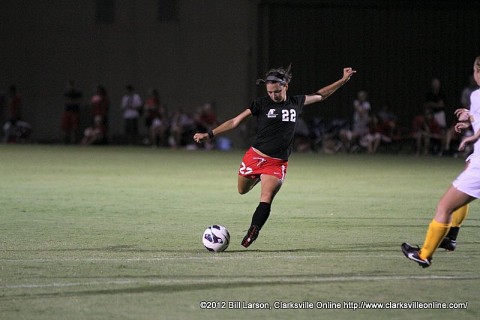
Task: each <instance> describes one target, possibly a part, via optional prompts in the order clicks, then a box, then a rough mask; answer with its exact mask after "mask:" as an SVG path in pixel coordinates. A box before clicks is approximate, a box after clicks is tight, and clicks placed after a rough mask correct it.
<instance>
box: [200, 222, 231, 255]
mask: <svg viewBox="0 0 480 320" xmlns="http://www.w3.org/2000/svg"><path fill="white" fill-rule="evenodd" d="M202 242H203V245H204V246H205V248H207V250H208V251H213V252H222V251H225V249H227V247H228V244H229V243H230V233H228V230H227V228H225V227H224V226H220V225H216V224H215V225H213V226H210V227H208V228H207V229H206V230H205V232H204V233H203V237H202Z"/></svg>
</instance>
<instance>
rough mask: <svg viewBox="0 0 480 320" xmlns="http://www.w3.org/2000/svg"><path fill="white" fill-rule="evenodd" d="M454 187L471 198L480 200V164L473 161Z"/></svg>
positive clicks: (455, 181) (454, 182) (456, 180)
mask: <svg viewBox="0 0 480 320" xmlns="http://www.w3.org/2000/svg"><path fill="white" fill-rule="evenodd" d="M452 185H453V186H454V187H455V188H457V189H458V190H460V191H462V192H463V193H466V194H468V195H469V196H472V197H474V198H477V199H478V198H480V163H479V162H478V161H474V162H472V161H471V162H470V163H469V164H468V167H467V168H466V169H465V170H464V171H463V172H462V173H460V175H459V176H458V177H457V179H455V180H454V181H453V183H452Z"/></svg>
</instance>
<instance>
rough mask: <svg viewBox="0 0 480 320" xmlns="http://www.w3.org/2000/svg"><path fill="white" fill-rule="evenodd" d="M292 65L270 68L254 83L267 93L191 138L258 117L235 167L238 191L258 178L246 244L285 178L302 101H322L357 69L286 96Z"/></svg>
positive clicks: (264, 218)
mask: <svg viewBox="0 0 480 320" xmlns="http://www.w3.org/2000/svg"><path fill="white" fill-rule="evenodd" d="M290 69H291V66H289V67H288V68H287V69H286V70H285V69H284V68H277V69H272V70H270V71H268V72H267V74H266V77H265V78H264V79H259V80H257V84H259V83H265V88H266V90H267V96H264V97H260V98H257V99H255V100H254V101H253V102H252V104H251V105H250V107H249V108H247V109H245V110H244V111H243V112H241V113H240V114H239V115H237V116H236V117H234V118H232V119H230V120H227V121H225V122H224V123H222V124H220V125H219V126H218V127H216V128H214V129H213V130H210V131H208V132H207V133H196V134H195V135H194V137H193V139H194V140H195V141H196V142H197V143H200V142H203V141H206V140H208V139H213V137H215V136H217V135H220V134H223V133H225V132H227V131H230V130H232V129H234V128H236V127H238V125H240V124H241V123H242V122H243V121H244V120H246V119H247V118H249V117H251V116H255V117H257V124H258V128H257V134H256V136H255V139H254V141H253V144H252V146H251V147H250V149H249V150H248V151H247V152H246V153H245V155H244V157H243V159H242V163H241V165H240V169H239V171H238V192H239V193H240V194H245V193H247V192H248V191H250V190H251V189H252V188H253V187H254V186H255V185H256V184H257V183H258V182H259V181H261V191H260V203H259V205H258V207H257V208H256V210H255V212H254V213H253V217H252V222H251V225H250V228H249V229H248V232H247V234H246V235H245V237H244V238H243V240H242V243H241V244H242V246H244V247H245V248H247V247H248V246H250V245H251V244H252V242H253V241H255V239H256V238H257V237H258V233H259V232H260V230H261V229H262V227H263V225H264V224H265V222H266V221H267V219H268V217H269V215H270V207H271V204H272V201H273V198H274V197H275V195H276V194H277V192H278V191H279V190H280V187H281V186H282V183H283V181H284V179H285V175H286V173H287V166H288V157H289V156H290V153H291V151H292V144H293V137H294V133H295V126H296V121H297V118H298V116H299V115H300V113H301V112H302V109H303V106H304V105H310V104H312V103H315V102H319V101H323V100H325V99H326V98H328V97H329V96H330V95H331V94H332V93H334V92H335V91H336V90H337V89H338V88H340V87H341V86H342V85H344V84H345V83H346V82H347V81H348V80H349V79H350V77H351V76H352V75H353V74H354V73H355V72H356V71H355V70H353V69H352V68H344V69H343V76H342V78H341V79H339V80H337V81H336V82H334V83H332V84H330V85H328V86H326V87H323V88H321V89H320V90H318V91H317V92H315V93H313V94H310V95H296V96H288V95H287V90H288V84H289V83H290V81H291V80H292V75H291V72H290V71H291V70H290Z"/></svg>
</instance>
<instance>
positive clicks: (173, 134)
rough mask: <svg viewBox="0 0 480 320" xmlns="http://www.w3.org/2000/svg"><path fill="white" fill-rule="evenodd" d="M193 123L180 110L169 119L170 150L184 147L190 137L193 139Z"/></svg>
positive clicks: (187, 115)
mask: <svg viewBox="0 0 480 320" xmlns="http://www.w3.org/2000/svg"><path fill="white" fill-rule="evenodd" d="M195 129H196V127H195V121H194V120H193V118H192V117H191V116H190V115H189V114H187V113H186V112H185V111H183V110H182V109H180V110H177V111H176V112H175V113H174V114H173V116H172V119H171V123H170V137H169V138H168V143H169V145H170V147H172V148H178V147H180V146H184V145H186V143H187V141H190V140H192V139H189V136H190V135H191V136H192V137H193V135H194V133H195Z"/></svg>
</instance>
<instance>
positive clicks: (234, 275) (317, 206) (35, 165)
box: [0, 145, 480, 320]
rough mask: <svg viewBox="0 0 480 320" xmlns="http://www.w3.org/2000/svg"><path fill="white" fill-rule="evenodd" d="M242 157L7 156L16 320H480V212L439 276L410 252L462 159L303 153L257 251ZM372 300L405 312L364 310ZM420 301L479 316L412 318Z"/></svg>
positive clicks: (1, 297)
mask: <svg viewBox="0 0 480 320" xmlns="http://www.w3.org/2000/svg"><path fill="white" fill-rule="evenodd" d="M242 155H243V152H241V151H235V152H228V153H221V152H216V151H212V152H204V151H184V150H177V151H174V150H158V149H150V148H142V147H138V148H133V147H132V148H128V147H74V146H72V147H67V146H37V145H32V146H24V145H2V146H0V179H1V182H0V219H1V220H0V243H1V244H0V319H2V320H6V319H115V320H119V319H296V320H301V319H337V320H339V319H433V318H435V319H478V318H479V317H480V302H479V294H480V275H479V273H478V270H479V267H480V247H479V242H480V236H479V234H478V228H479V227H480V220H479V215H478V211H479V205H478V203H473V204H472V205H471V210H470V215H469V216H468V217H467V220H466V222H465V225H464V227H463V228H462V231H461V234H460V236H459V246H458V248H457V250H456V251H455V252H444V251H439V252H437V253H436V255H435V256H434V259H433V265H432V267H431V268H428V269H422V268H420V267H419V266H418V265H416V264H414V263H413V262H411V261H408V260H407V259H405V258H404V256H403V254H402V253H401V251H400V244H401V243H402V242H404V241H408V242H410V243H412V244H419V245H421V244H422V243H423V239H424V235H425V231H426V228H427V225H428V223H429V222H430V220H431V219H432V217H433V211H434V208H435V205H436V203H437V201H438V199H439V198H440V197H441V196H442V194H443V193H444V192H445V190H446V189H447V187H448V186H449V185H450V183H451V181H452V179H453V178H454V177H455V176H456V175H457V174H458V173H459V172H460V171H461V170H462V169H463V166H464V162H463V160H462V159H453V158H438V157H421V158H415V157H413V156H408V155H397V156H394V155H388V154H384V155H375V156H369V155H334V156H327V155H323V154H294V155H292V157H291V159H290V162H289V170H288V176H287V179H286V182H285V185H284V186H283V187H282V190H281V191H280V193H279V194H278V195H277V198H276V199H275V202H274V204H273V206H272V214H271V216H270V219H269V221H268V222H267V224H266V225H265V227H264V229H263V230H262V232H261V234H260V237H259V238H258V240H257V241H256V242H255V243H254V244H253V245H252V246H251V247H250V248H249V249H244V248H243V247H242V246H241V245H240V241H241V239H242V237H243V235H244V233H245V231H246V229H247V228H248V226H249V223H250V219H251V215H252V213H253V211H254V209H255V207H256V206H257V204H258V200H259V188H258V187H257V188H255V189H254V190H252V192H250V193H249V194H247V195H243V196H240V195H238V193H237V191H236V179H237V178H236V172H237V170H238V166H239V163H240V160H241V157H242ZM211 224H222V225H224V226H226V227H227V228H228V229H229V231H230V234H231V244H230V246H229V248H228V249H227V251H225V252H223V253H218V254H212V253H210V252H208V251H207V250H206V249H205V248H204V247H203V245H202V242H201V235H202V233H203V231H204V229H205V228H206V227H207V226H209V225H211ZM202 301H207V302H206V303H202ZM237 301H238V302H239V303H234V302H237ZM278 302H284V304H283V306H285V305H288V303H290V302H292V303H302V302H305V303H304V304H302V305H303V306H312V305H313V307H312V309H281V308H278V307H279V306H282V304H279V303H278ZM307 302H308V303H307ZM363 302H366V303H386V304H387V303H389V305H388V306H390V307H397V309H385V308H383V309H357V310H353V308H354V307H355V305H358V306H360V305H361V304H362V303H363ZM412 302H422V303H430V304H431V305H434V306H437V307H438V306H439V305H440V304H450V303H465V302H468V307H467V308H466V309H438V308H437V309H432V308H428V309H427V308H417V309H398V307H401V306H404V305H400V304H399V303H404V304H406V303H412ZM393 303H395V304H393ZM255 304H264V305H262V306H269V307H270V308H271V309H246V307H249V306H254V305H255ZM203 306H206V307H212V309H205V308H202V307H203ZM239 306H240V307H243V308H238V307H239ZM385 306H387V305H385ZM417 306H418V303H417ZM427 306H428V305H427ZM214 307H215V308H214ZM222 307H225V308H224V309H222ZM337 307H339V308H337Z"/></svg>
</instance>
